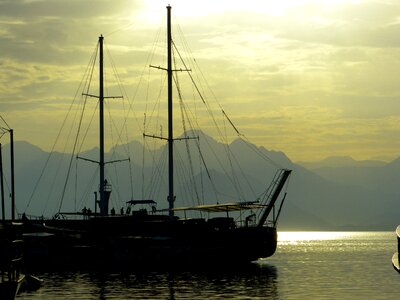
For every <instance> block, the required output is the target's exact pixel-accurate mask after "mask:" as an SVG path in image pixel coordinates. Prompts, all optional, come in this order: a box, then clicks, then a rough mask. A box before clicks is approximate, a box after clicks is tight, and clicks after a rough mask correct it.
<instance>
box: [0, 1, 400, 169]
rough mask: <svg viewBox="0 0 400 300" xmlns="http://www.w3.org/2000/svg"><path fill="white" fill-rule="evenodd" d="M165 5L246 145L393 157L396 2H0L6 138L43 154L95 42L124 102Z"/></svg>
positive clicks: (397, 96) (399, 131) (301, 154)
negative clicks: (106, 55) (101, 41)
mask: <svg viewBox="0 0 400 300" xmlns="http://www.w3.org/2000/svg"><path fill="white" fill-rule="evenodd" d="M168 3H170V4H171V5H172V13H173V16H174V22H176V23H178V24H179V26H180V28H181V29H182V30H183V32H184V33H185V35H186V38H187V40H188V42H189V43H190V48H191V50H192V52H193V55H194V56H195V57H196V58H197V61H198V63H199V65H200V66H201V68H202V71H203V72H204V73H205V74H206V75H207V76H209V82H212V87H213V90H214V92H215V94H216V96H217V97H218V99H219V101H220V103H221V104H222V105H223V107H224V108H225V109H226V111H227V112H229V115H230V117H231V119H232V120H234V122H235V124H236V125H237V126H238V127H239V128H240V129H241V131H242V132H243V133H244V134H245V135H246V136H247V137H248V138H249V139H250V140H251V141H253V142H254V143H256V144H257V145H260V146H261V145H262V146H265V147H266V148H267V149H271V150H281V151H283V152H285V153H286V154H287V155H288V156H289V158H291V159H292V160H294V161H299V160H316V159H322V158H324V157H327V156H332V155H350V156H352V157H353V158H355V159H370V158H382V159H388V160H389V159H392V158H395V157H397V156H399V155H400V122H399V121H400V84H399V83H400V77H399V76H398V75H399V71H400V51H399V49H400V48H399V47H400V1H398V0H359V1H350V0H347V1H346V0H336V1H335V0H321V1H307V0H291V1H290V0H279V1H276V0H274V1H261V0H259V1H255V0H246V1H244V0H240V1H236V0H226V1H221V0H218V1H207V0H203V1H187V0H186V1H184V0H182V1H174V0H171V1H144V0H142V1H139V0H138V1H134V0H109V1H107V0H0V70H1V72H0V113H1V116H2V117H4V118H5V119H6V120H7V122H8V123H9V124H10V126H11V127H12V128H14V130H15V136H16V139H17V140H27V141H29V142H31V143H33V144H35V145H37V146H39V147H41V148H44V149H46V150H49V149H50V147H51V145H52V142H53V140H54V137H55V135H56V133H57V129H58V128H59V126H60V120H62V118H63V116H64V114H65V110H66V107H67V106H68V103H69V102H70V101H71V99H72V98H73V96H74V93H75V91H76V89H77V86H78V85H79V82H80V79H81V77H82V75H83V72H84V70H85V68H86V66H87V62H88V60H89V58H90V56H91V54H92V52H93V49H94V47H95V45H96V42H97V37H98V36H99V34H103V35H104V36H105V38H106V40H107V43H108V45H110V48H111V50H112V52H113V57H114V59H115V64H116V66H117V68H118V71H119V73H121V74H122V79H123V82H124V86H125V89H127V90H128V94H132V93H133V91H134V89H135V84H136V83H137V77H138V74H139V73H140V72H141V70H142V69H143V67H144V66H145V63H146V57H147V56H146V55H147V54H146V53H147V51H148V50H149V49H150V48H151V46H152V42H153V40H154V35H156V34H157V32H158V30H159V28H160V27H161V26H163V25H164V21H165V14H166V9H165V6H166V5H167V4H168ZM5 142H7V141H5Z"/></svg>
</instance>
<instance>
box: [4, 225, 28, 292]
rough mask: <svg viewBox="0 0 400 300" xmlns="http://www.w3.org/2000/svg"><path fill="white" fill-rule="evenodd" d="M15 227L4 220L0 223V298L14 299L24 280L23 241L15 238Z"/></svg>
mask: <svg viewBox="0 0 400 300" xmlns="http://www.w3.org/2000/svg"><path fill="white" fill-rule="evenodd" d="M16 227H18V226H17V225H13V224H12V223H6V222H5V221H4V220H3V222H2V223H0V299H14V298H15V296H16V295H17V293H18V292H19V290H20V288H21V286H22V284H23V283H24V281H25V275H24V274H23V273H22V271H21V269H22V262H23V246H22V245H23V241H22V240H20V239H18V238H17V231H18V229H17V228H16ZM20 227H21V226H20Z"/></svg>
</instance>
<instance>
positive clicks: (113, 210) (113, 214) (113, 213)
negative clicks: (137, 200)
mask: <svg viewBox="0 0 400 300" xmlns="http://www.w3.org/2000/svg"><path fill="white" fill-rule="evenodd" d="M111 215H112V216H115V209H114V207H113V208H111Z"/></svg>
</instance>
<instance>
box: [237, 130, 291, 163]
mask: <svg viewBox="0 0 400 300" xmlns="http://www.w3.org/2000/svg"><path fill="white" fill-rule="evenodd" d="M241 138H242V139H243V140H245V145H246V146H247V147H248V148H250V149H251V150H253V152H255V153H257V154H258V155H259V156H260V157H261V158H263V159H264V160H265V161H268V162H270V163H271V164H272V165H274V166H275V167H277V168H278V169H285V168H284V167H283V166H282V165H280V164H279V163H277V162H275V161H274V160H272V159H271V158H270V157H269V156H268V155H267V154H266V153H265V152H262V151H261V149H260V148H258V147H257V146H256V145H254V144H253V143H251V142H250V141H249V139H248V138H247V137H246V136H244V135H242V136H241Z"/></svg>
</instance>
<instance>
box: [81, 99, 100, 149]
mask: <svg viewBox="0 0 400 300" xmlns="http://www.w3.org/2000/svg"><path fill="white" fill-rule="evenodd" d="M86 101H87V96H85V102H86ZM98 107H99V102H97V103H96V107H95V109H94V110H93V113H92V117H91V118H90V121H89V124H88V126H87V127H86V131H85V133H84V134H83V136H82V142H81V144H80V147H79V149H78V151H77V153H81V151H82V147H83V143H84V141H85V140H86V137H87V135H88V134H89V130H90V127H91V126H92V123H93V121H94V118H95V116H96V114H97V109H98Z"/></svg>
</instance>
